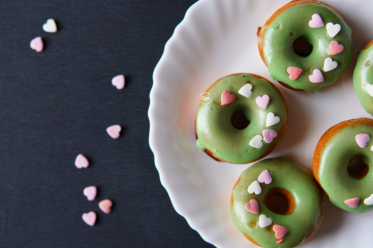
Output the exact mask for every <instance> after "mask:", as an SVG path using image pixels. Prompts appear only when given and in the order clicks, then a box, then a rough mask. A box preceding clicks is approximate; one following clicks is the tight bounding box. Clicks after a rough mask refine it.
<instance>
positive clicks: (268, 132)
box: [262, 129, 277, 143]
mask: <svg viewBox="0 0 373 248" xmlns="http://www.w3.org/2000/svg"><path fill="white" fill-rule="evenodd" d="M262 134H263V138H264V141H265V142H267V143H271V142H272V141H273V139H274V138H276V136H277V132H276V131H275V130H272V129H264V130H263V131H262Z"/></svg>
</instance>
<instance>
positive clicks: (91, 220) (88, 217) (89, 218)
mask: <svg viewBox="0 0 373 248" xmlns="http://www.w3.org/2000/svg"><path fill="white" fill-rule="evenodd" d="M82 219H83V220H84V222H85V223H87V225H90V226H93V225H94V224H95V222H96V213H95V212H93V211H91V212H89V213H84V214H83V215H82Z"/></svg>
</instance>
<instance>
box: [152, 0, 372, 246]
mask: <svg viewBox="0 0 373 248" xmlns="http://www.w3.org/2000/svg"><path fill="white" fill-rule="evenodd" d="M287 2H288V1H286V0H281V1H280V0H279V1H273V0H266V1H265V0H260V1H259V0H256V1H254V0H201V1H199V2H197V3H196V4H194V5H193V6H192V7H190V9H189V10H188V11H187V13H186V15H185V18H184V20H183V21H182V22H181V23H180V24H179V25H178V26H177V27H176V29H175V32H174V34H173V35H172V37H171V38H170V40H169V41H168V42H167V44H166V46H165V50H164V54H163V56H162V58H161V59H160V61H159V63H158V65H157V67H156V68H155V70H154V75H153V80H154V84H153V88H152V91H151V93H150V100H151V103H150V108H149V119H150V137H149V143H150V147H151V149H152V150H153V153H154V157H155V165H156V167H157V169H158V171H159V175H160V180H161V183H162V184H163V186H164V187H165V188H166V190H167V192H168V194H169V196H170V198H171V201H172V204H173V206H174V207H175V209H176V211H177V212H178V213H179V214H181V215H182V216H184V217H185V219H186V220H187V221H188V223H189V225H190V226H191V227H192V228H193V229H195V230H196V231H197V232H199V234H200V235H201V236H202V238H203V239H204V240H206V241H207V242H210V243H212V244H213V245H215V246H217V247H227V248H232V247H245V248H247V247H256V246H254V245H253V244H251V243H250V242H249V241H247V240H246V239H245V238H244V236H243V235H242V234H241V233H240V232H239V231H238V230H237V229H236V227H235V226H234V224H233V222H232V221H231V219H230V216H229V212H228V206H229V199H230V194H231V190H232V187H233V185H234V183H235V181H236V180H237V178H238V177H239V175H240V172H241V171H243V170H244V169H245V168H247V167H248V165H232V164H228V163H219V162H215V161H214V160H212V159H211V158H210V157H208V156H207V155H206V154H205V153H204V152H202V151H201V150H199V149H198V148H197V147H196V145H195V136H194V128H193V125H194V118H195V114H196V112H197V108H198V105H199V102H200V94H201V93H203V92H204V91H205V90H206V89H207V88H208V86H209V85H211V84H212V83H213V82H215V80H217V79H218V78H220V77H222V76H225V75H228V74H231V73H238V72H249V73H255V74H259V75H262V76H264V77H266V78H268V79H270V80H271V81H272V82H273V80H272V79H271V78H270V76H269V72H268V69H267V67H266V66H265V65H264V63H263V61H262V60H261V58H260V57H259V52H258V47H257V38H256V32H257V28H258V26H261V25H263V24H264V23H265V21H266V20H267V18H268V17H269V16H271V15H272V13H274V12H275V11H276V10H277V9H278V8H280V7H281V6H283V5H284V4H286V3H287ZM325 2H327V3H328V4H330V5H331V6H333V8H335V9H336V10H337V11H338V12H339V13H340V14H341V15H342V16H343V18H344V19H345V21H346V22H347V23H348V25H349V26H350V27H351V29H352V31H353V46H354V50H353V51H354V59H353V61H352V62H351V64H350V66H349V67H348V68H347V69H346V70H345V71H344V73H343V74H342V75H341V76H340V77H339V79H338V80H337V82H335V83H334V84H332V85H331V86H328V87H325V88H323V89H322V90H320V91H319V92H317V93H315V94H313V95H312V94H308V93H302V92H295V91H291V90H288V89H286V88H284V87H282V86H281V85H279V84H277V83H276V85H277V86H278V88H279V89H280V91H281V92H282V94H283V95H284V96H285V99H286V102H287V105H288V108H289V125H288V128H287V132H286V135H285V137H284V138H283V140H282V141H281V142H280V145H279V146H278V148H277V149H276V150H275V151H274V152H272V153H271V154H270V156H269V157H277V156H287V157H289V158H291V159H293V160H295V161H297V162H298V163H300V164H302V165H304V166H306V167H308V168H309V169H311V165H312V157H313V152H314V149H315V147H316V144H317V142H318V140H319V138H320V137H321V136H322V134H323V133H324V132H325V131H326V130H327V129H328V128H330V127H331V126H333V125H335V124H337V123H339V122H341V121H344V120H348V119H352V118H359V117H370V115H369V114H367V113H366V112H365V111H364V110H363V108H362V107H361V105H360V103H359V100H358V98H357V96H356V93H355V91H354V88H353V85H352V71H353V68H354V65H355V62H356V55H357V52H358V51H360V50H361V49H362V48H363V47H364V46H365V45H366V44H367V43H368V42H369V41H370V40H372V39H373V34H372V31H371V30H372V27H373V15H372V14H371V13H372V11H371V10H372V8H373V2H368V1H325ZM372 227H373V212H370V213H364V214H354V213H348V212H345V211H343V210H340V209H338V208H336V207H334V206H333V205H331V204H330V203H329V202H328V201H327V200H326V202H325V217H324V220H323V223H322V225H321V227H320V229H319V231H318V232H317V233H316V234H315V236H314V237H313V238H312V239H310V240H309V241H307V242H305V243H304V244H302V245H301V247H318V248H323V247H325V248H330V247H338V248H343V247H359V248H364V247H369V248H371V247H373V235H372V234H371V230H372Z"/></svg>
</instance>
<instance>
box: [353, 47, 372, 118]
mask: <svg viewBox="0 0 373 248" xmlns="http://www.w3.org/2000/svg"><path fill="white" fill-rule="evenodd" d="M372 44H373V40H372V41H371V42H370V43H369V44H368V45H367V46H366V47H365V48H364V49H363V50H362V51H360V53H359V55H358V57H357V62H356V66H355V70H354V75H353V82H354V88H355V91H356V94H357V96H358V97H359V100H360V103H361V105H362V106H363V108H364V109H365V111H367V112H368V113H369V114H371V115H373V85H372V84H373V70H372V67H373V47H372Z"/></svg>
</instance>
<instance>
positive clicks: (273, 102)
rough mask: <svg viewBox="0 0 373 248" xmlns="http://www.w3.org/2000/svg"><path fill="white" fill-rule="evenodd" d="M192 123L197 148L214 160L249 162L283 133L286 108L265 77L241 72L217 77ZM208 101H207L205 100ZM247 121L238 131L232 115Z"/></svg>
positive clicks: (278, 93)
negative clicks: (237, 115) (240, 116)
mask: <svg viewBox="0 0 373 248" xmlns="http://www.w3.org/2000/svg"><path fill="white" fill-rule="evenodd" d="M202 97H203V99H204V100H203V101H201V104H200V106H199V108H198V111H197V115H196V120H195V133H196V144H197V147H198V148H199V149H201V150H203V151H205V152H206V153H207V154H208V155H210V156H211V157H213V158H214V159H215V160H217V161H225V162H230V163H249V162H252V161H255V160H258V159H260V158H262V157H264V156H266V155H267V154H269V153H270V152H271V151H272V150H273V149H274V148H275V146H276V145H277V144H278V142H279V140H281V139H282V137H283V136H284V134H285V130H286V126H287V108H286V104H285V101H284V99H283V97H282V95H281V93H280V92H279V91H278V90H277V88H276V87H275V86H274V85H272V84H271V83H270V82H269V81H267V80H266V79H265V78H262V77H260V76H257V75H254V74H248V73H240V74H232V75H228V76H225V77H223V78H220V79H219V80H218V81H216V82H215V83H214V84H213V85H211V86H210V88H209V89H207V91H206V92H205V93H203V95H202ZM206 99H208V100H206ZM237 113H238V114H241V115H242V116H244V117H243V118H246V121H248V122H249V124H248V125H247V126H244V127H242V128H238V127H237V126H235V125H234V122H233V123H232V121H234V118H235V115H236V114H237Z"/></svg>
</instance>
